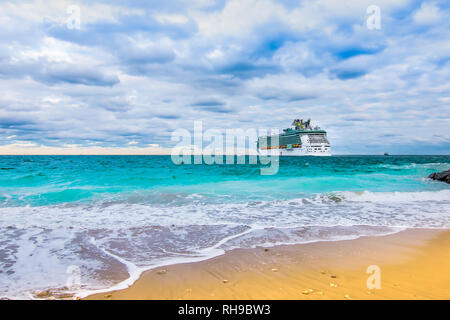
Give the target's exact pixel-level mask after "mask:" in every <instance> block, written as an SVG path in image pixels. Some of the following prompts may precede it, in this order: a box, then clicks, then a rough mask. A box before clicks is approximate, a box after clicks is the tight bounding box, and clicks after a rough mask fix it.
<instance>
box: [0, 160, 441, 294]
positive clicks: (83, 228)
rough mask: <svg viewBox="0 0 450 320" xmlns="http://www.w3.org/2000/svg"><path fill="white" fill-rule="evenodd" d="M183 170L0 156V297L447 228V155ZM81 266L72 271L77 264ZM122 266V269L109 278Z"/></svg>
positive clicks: (84, 287)
mask: <svg viewBox="0 0 450 320" xmlns="http://www.w3.org/2000/svg"><path fill="white" fill-rule="evenodd" d="M260 167H261V165H259V164H258V165H250V164H245V165H237V164H236V165H230V164H224V165H204V164H203V165H194V164H192V165H186V164H185V165H175V164H173V163H172V161H171V158H170V156H2V157H0V231H1V233H0V267H1V268H0V297H1V296H7V297H30V294H31V296H32V292H33V290H37V289H43V288H61V290H65V291H67V289H62V288H63V287H64V286H65V282H66V279H67V277H68V273H67V270H68V269H67V268H68V267H70V266H76V267H77V268H79V270H80V272H81V286H79V287H76V288H75V287H74V288H70V290H69V291H73V292H78V294H84V293H87V292H90V291H89V290H93V289H102V288H103V289H104V288H108V287H111V286H116V287H121V286H122V287H123V286H125V285H127V284H129V283H130V282H132V281H133V279H135V277H136V276H137V275H138V274H139V273H140V272H142V271H143V270H145V269H148V268H151V267H154V266H157V265H161V264H168V263H179V262H185V261H193V260H201V259H205V258H208V257H211V256H215V255H218V254H222V253H223V252H224V251H227V250H231V249H233V248H248V247H255V246H271V245H276V244H282V243H303V242H311V241H321V240H330V241H332V240H339V239H349V238H356V237H359V236H361V235H377V234H386V233H392V232H397V231H399V230H402V229H404V228H411V227H432V228H449V227H450V185H448V184H445V183H441V182H436V181H431V180H429V179H427V178H426V177H427V176H428V175H429V174H430V173H432V172H436V171H442V170H446V169H449V168H450V156H388V157H386V156H333V157H292V158H287V157H286V158H281V159H280V162H279V170H278V173H277V174H275V175H261V174H260ZM72 269H73V268H72ZM111 270H115V272H113V273H112V272H111Z"/></svg>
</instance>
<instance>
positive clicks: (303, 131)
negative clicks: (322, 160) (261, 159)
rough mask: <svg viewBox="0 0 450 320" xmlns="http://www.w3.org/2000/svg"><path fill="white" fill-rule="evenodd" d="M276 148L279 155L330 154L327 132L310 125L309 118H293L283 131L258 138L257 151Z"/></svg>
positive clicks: (262, 151)
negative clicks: (289, 125) (305, 119)
mask: <svg viewBox="0 0 450 320" xmlns="http://www.w3.org/2000/svg"><path fill="white" fill-rule="evenodd" d="M274 149H275V150H277V152H279V155H280V156H331V146H330V142H329V141H328V138H327V132H326V131H325V130H322V129H321V128H319V127H318V126H316V127H312V126H311V119H308V120H307V121H303V119H295V120H294V122H292V125H291V127H289V128H287V129H283V133H281V134H277V135H272V136H263V137H259V138H258V152H260V153H261V154H264V153H266V152H267V151H268V150H270V151H272V152H273V150H274Z"/></svg>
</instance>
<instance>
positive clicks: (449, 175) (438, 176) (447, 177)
mask: <svg viewBox="0 0 450 320" xmlns="http://www.w3.org/2000/svg"><path fill="white" fill-rule="evenodd" d="M428 178H430V179H432V180H438V181H442V182H447V183H450V170H447V171H442V172H434V173H432V174H430V175H429V176H428Z"/></svg>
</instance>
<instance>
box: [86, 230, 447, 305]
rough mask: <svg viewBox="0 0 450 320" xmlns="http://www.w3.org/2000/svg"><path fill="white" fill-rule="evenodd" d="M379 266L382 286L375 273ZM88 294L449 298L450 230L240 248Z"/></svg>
mask: <svg viewBox="0 0 450 320" xmlns="http://www.w3.org/2000/svg"><path fill="white" fill-rule="evenodd" d="M369 266H375V267H372V268H373V269H372V270H371V271H372V272H373V270H376V269H377V268H379V270H380V273H379V274H380V282H379V283H380V284H381V288H380V289H375V288H374V289H369V288H368V287H367V279H368V277H369V276H371V275H372V278H371V280H372V281H369V284H371V285H372V286H374V285H376V284H377V282H376V279H375V278H374V277H375V276H376V275H374V274H368V273H366V272H367V268H368V267H369ZM88 299H450V231H444V230H428V229H414V230H406V231H403V232H400V233H398V234H394V235H388V236H381V237H362V238H359V239H356V240H345V241H336V242H316V243H310V244H301V245H289V246H278V247H274V248H268V249H264V248H256V249H247V250H245V249H238V250H233V251H230V252H228V253H226V254H224V255H222V256H219V257H216V258H213V259H209V260H205V261H202V262H195V263H185V264H178V265H172V266H167V267H164V268H158V269H156V270H150V271H147V272H145V273H144V274H143V275H142V276H141V277H140V279H139V280H138V281H136V283H135V284H134V285H132V286H131V287H130V288H128V289H125V290H120V291H114V292H109V293H102V294H96V295H92V296H89V297H88Z"/></svg>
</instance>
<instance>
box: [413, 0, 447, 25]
mask: <svg viewBox="0 0 450 320" xmlns="http://www.w3.org/2000/svg"><path fill="white" fill-rule="evenodd" d="M413 18H414V21H415V22H416V23H418V24H435V23H439V21H440V20H441V12H440V11H439V7H437V6H436V5H435V4H434V3H428V2H425V3H422V5H421V6H420V9H418V10H417V11H416V12H414V15H413Z"/></svg>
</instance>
